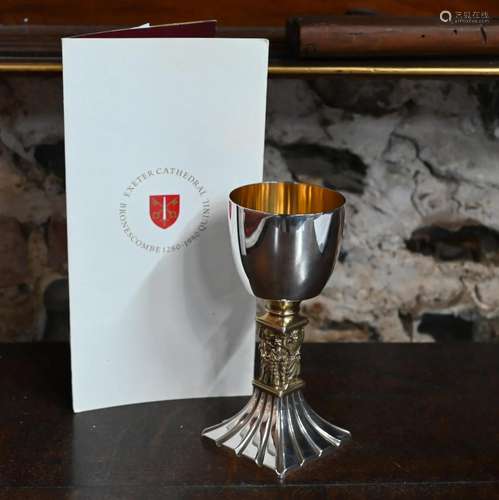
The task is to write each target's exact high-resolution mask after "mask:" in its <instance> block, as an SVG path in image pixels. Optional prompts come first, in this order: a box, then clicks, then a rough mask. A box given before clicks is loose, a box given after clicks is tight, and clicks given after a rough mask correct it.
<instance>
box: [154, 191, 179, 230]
mask: <svg viewBox="0 0 499 500" xmlns="http://www.w3.org/2000/svg"><path fill="white" fill-rule="evenodd" d="M179 213H180V195H178V194H155V195H151V196H149V215H150V217H151V220H152V221H153V222H154V224H156V226H158V227H160V228H161V229H167V228H169V227H170V226H172V225H173V224H175V222H176V221H177V219H178V216H179Z"/></svg>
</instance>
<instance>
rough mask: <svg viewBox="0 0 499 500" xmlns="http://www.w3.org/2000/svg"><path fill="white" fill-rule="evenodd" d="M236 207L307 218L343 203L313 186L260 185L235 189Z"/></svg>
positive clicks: (232, 196)
mask: <svg viewBox="0 0 499 500" xmlns="http://www.w3.org/2000/svg"><path fill="white" fill-rule="evenodd" d="M230 199H231V200H232V201H233V202H234V203H236V204H237V205H239V206H241V207H243V208H246V209H249V210H255V211H259V212H265V213H269V214H273V215H308V214H317V213H327V212H333V211H334V210H336V209H338V208H340V207H342V206H343V205H344V204H345V198H344V197H343V195H342V194H341V193H339V192H337V191H334V190H332V189H328V188H324V187H322V186H316V185H313V184H303V183H292V182H262V183H258V184H249V185H247V186H242V187H239V188H237V189H234V191H232V192H231V193H230Z"/></svg>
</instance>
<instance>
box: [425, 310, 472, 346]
mask: <svg viewBox="0 0 499 500" xmlns="http://www.w3.org/2000/svg"><path fill="white" fill-rule="evenodd" d="M473 326H474V322H473V321H470V320H467V319H464V318H461V317H459V316H455V315H453V314H435V313H427V314H423V315H422V316H421V321H420V323H419V326H418V332H419V333H426V334H428V335H431V336H432V337H433V338H434V339H435V340H436V341H437V342H450V341H456V340H457V341H471V340H473V329H474V328H473Z"/></svg>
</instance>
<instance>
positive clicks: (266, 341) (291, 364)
mask: <svg viewBox="0 0 499 500" xmlns="http://www.w3.org/2000/svg"><path fill="white" fill-rule="evenodd" d="M256 323H257V329H258V336H259V339H260V343H259V351H260V375H259V377H258V378H257V379H255V380H254V381H253V384H254V385H255V386H257V387H260V388H261V389H263V390H265V391H267V392H270V393H272V394H276V395H277V396H284V395H285V394H289V393H290V392H292V391H294V390H296V389H299V388H300V387H303V385H304V382H303V380H302V379H301V378H300V360H301V353H300V349H301V344H302V342H303V337H304V334H305V325H306V324H307V323H308V320H307V318H305V317H304V316H301V315H300V302H299V301H289V300H269V301H267V302H266V304H265V314H263V315H262V316H259V317H257V319H256Z"/></svg>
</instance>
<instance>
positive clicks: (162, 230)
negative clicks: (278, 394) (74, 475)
mask: <svg viewBox="0 0 499 500" xmlns="http://www.w3.org/2000/svg"><path fill="white" fill-rule="evenodd" d="M181 26H184V27H185V26H186V27H187V28H182V27H181ZM213 26H214V25H213V23H211V25H210V23H199V25H198V26H196V25H195V24H187V25H180V27H179V26H174V27H159V28H155V27H151V28H144V27H142V28H137V29H134V30H128V31H127V30H125V31H118V32H111V33H104V34H100V35H99V36H94V35H90V36H87V37H82V38H67V39H64V40H63V66H64V120H65V141H66V179H67V210H68V236H69V285H70V314H71V362H72V381H73V406H74V410H75V411H84V410H91V409H96V408H102V407H108V406H114V405H122V404H129V403H139V402H146V401H156V400H163V399H177V398H191V397H207V396H230V395H243V394H249V393H250V390H251V385H250V384H251V379H252V375H253V355H254V341H255V338H254V312H255V310H254V309H255V307H254V301H253V299H252V298H251V297H250V296H249V295H248V294H247V293H246V292H245V291H244V289H243V287H242V284H241V283H240V281H239V277H238V275H237V273H236V271H235V267H234V264H233V259H232V255H231V247H230V243H229V235H228V228H227V220H226V219H227V199H228V194H229V192H230V191H231V190H232V189H233V188H235V187H237V186H239V185H241V184H247V183H251V182H258V181H260V180H261V177H262V168H263V147H264V124H265V100H266V82H267V63H268V42H267V41H266V40H257V39H227V38H221V39H217V38H210V36H211V34H210V29H211V31H213V29H212V28H213ZM197 28H200V31H199V33H201V36H203V38H196V37H197V36H199V34H196V29H197ZM148 29H150V30H152V31H151V32H150V33H151V35H150V36H149V35H148V33H147V30H148ZM162 30H163V31H162ZM132 31H133V32H134V33H132ZM141 32H142V33H141ZM110 36H112V38H109V37H110ZM167 36H174V37H175V38H165V37H167ZM186 36H192V37H188V38H186ZM141 37H145V38H141Z"/></svg>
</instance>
